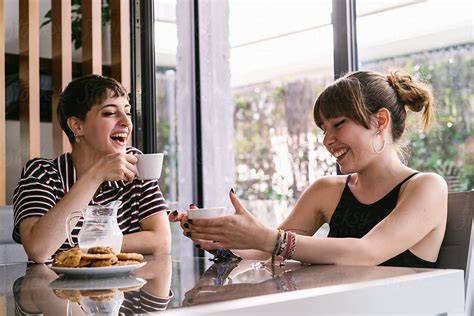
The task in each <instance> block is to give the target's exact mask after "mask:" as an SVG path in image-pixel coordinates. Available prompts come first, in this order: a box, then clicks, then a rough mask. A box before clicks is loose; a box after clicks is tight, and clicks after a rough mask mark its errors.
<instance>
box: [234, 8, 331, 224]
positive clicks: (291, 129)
mask: <svg viewBox="0 0 474 316" xmlns="http://www.w3.org/2000/svg"><path fill="white" fill-rule="evenodd" d="M229 38H230V72H231V82H230V84H231V89H232V90H231V92H232V98H233V104H234V113H233V123H234V140H233V146H234V147H233V150H234V164H235V171H234V172H235V183H236V187H235V189H236V192H237V195H238V196H239V197H240V198H241V199H243V200H244V203H245V204H246V206H247V207H248V209H249V210H251V212H253V213H254V215H256V216H257V217H258V218H259V219H261V220H262V221H263V222H265V223H266V224H268V225H270V226H273V227H276V226H277V225H278V224H280V223H281V222H282V220H283V219H284V218H285V217H286V216H287V215H288V214H289V212H290V211H291V209H292V207H293V205H294V203H295V201H296V199H297V198H298V197H299V196H300V194H301V193H302V191H303V190H304V189H305V188H306V187H307V186H308V185H309V184H310V183H311V182H313V181H314V180H315V179H316V178H317V177H320V176H322V175H325V174H331V173H335V171H336V167H335V162H334V160H333V158H332V157H330V155H329V154H328V153H327V151H326V150H325V149H324V148H323V147H322V133H321V132H320V131H319V130H318V129H317V127H316V126H315V124H314V121H313V118H312V107H313V103H314V99H315V97H316V95H317V94H318V93H319V92H320V91H321V90H322V89H323V88H324V87H325V86H326V85H327V84H328V83H330V82H331V81H332V80H333V77H334V75H333V38H332V25H331V1H329V0H328V1H301V0H300V1H292V0H287V1H265V0H259V1H242V0H229Z"/></svg>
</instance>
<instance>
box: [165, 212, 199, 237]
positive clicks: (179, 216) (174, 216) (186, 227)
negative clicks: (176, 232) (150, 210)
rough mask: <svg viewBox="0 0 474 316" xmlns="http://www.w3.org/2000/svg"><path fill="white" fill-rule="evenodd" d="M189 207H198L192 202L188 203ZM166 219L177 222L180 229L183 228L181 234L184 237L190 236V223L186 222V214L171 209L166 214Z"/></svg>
mask: <svg viewBox="0 0 474 316" xmlns="http://www.w3.org/2000/svg"><path fill="white" fill-rule="evenodd" d="M189 208H190V209H195V208H198V207H197V206H196V205H194V204H190V205H189ZM168 219H169V221H170V222H179V224H180V226H181V229H182V230H183V235H184V236H186V237H190V236H191V229H190V227H191V224H190V223H188V215H187V214H186V213H184V212H179V211H173V212H171V213H170V215H168Z"/></svg>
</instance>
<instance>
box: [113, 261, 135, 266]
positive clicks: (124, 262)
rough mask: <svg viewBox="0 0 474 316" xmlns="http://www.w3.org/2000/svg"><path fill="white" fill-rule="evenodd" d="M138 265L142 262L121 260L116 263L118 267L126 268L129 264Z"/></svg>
mask: <svg viewBox="0 0 474 316" xmlns="http://www.w3.org/2000/svg"><path fill="white" fill-rule="evenodd" d="M137 263H140V261H136V260H119V261H117V262H116V263H115V265H116V266H126V265H129V264H137Z"/></svg>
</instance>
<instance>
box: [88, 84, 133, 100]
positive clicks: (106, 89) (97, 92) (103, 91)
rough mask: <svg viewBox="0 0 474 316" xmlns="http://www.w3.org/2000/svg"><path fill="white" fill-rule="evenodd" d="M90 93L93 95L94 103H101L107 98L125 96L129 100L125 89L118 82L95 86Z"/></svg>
mask: <svg viewBox="0 0 474 316" xmlns="http://www.w3.org/2000/svg"><path fill="white" fill-rule="evenodd" d="M92 94H93V96H94V97H93V104H94V105H98V104H101V103H103V102H104V101H105V100H107V99H108V98H119V97H126V98H127V100H129V98H128V93H127V91H125V89H124V88H123V87H122V86H120V85H118V84H117V85H116V84H114V85H111V84H107V85H104V86H102V87H101V86H99V87H95V89H94V91H92Z"/></svg>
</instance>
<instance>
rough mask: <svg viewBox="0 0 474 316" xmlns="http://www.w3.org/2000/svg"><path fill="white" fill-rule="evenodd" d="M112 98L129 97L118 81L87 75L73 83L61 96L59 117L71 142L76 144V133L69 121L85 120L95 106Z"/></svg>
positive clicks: (58, 110)
mask: <svg viewBox="0 0 474 316" xmlns="http://www.w3.org/2000/svg"><path fill="white" fill-rule="evenodd" d="M109 97H112V98H118V97H127V98H128V93H127V90H126V89H125V88H124V87H123V86H122V84H120V82H118V81H117V80H115V79H113V78H110V77H106V76H101V75H86V76H83V77H80V78H77V79H75V80H73V81H71V82H70V83H69V84H68V85H67V87H66V89H64V91H63V92H62V93H61V95H60V96H59V102H58V109H57V115H58V120H59V124H60V125H61V128H62V129H63V131H64V132H65V133H66V135H67V137H68V139H69V142H70V143H71V144H73V143H74V142H75V137H74V132H73V131H72V130H71V129H70V128H69V126H68V124H67V119H68V118H69V117H77V118H78V119H80V120H85V118H86V114H87V112H89V110H90V109H91V108H92V107H93V106H94V105H98V104H100V103H102V102H103V101H104V100H105V99H107V98H109Z"/></svg>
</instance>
